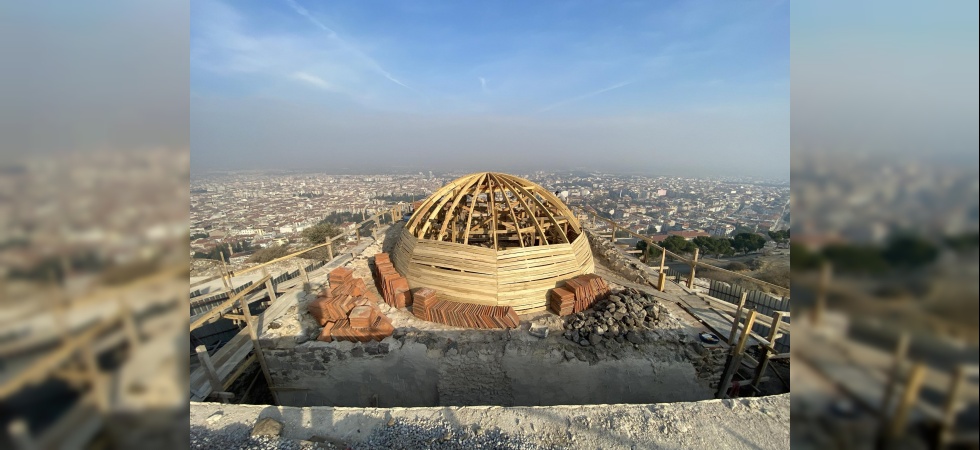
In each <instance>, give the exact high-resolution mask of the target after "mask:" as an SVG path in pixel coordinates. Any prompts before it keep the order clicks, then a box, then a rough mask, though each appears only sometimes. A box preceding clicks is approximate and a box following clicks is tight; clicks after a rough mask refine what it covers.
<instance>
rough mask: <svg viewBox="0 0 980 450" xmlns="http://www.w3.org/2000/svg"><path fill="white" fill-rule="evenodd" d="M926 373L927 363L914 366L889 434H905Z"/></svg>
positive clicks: (894, 436) (895, 435)
mask: <svg viewBox="0 0 980 450" xmlns="http://www.w3.org/2000/svg"><path fill="white" fill-rule="evenodd" d="M924 375H925V364H923V363H921V362H920V363H916V364H915V365H913V366H912V370H911V372H910V373H909V377H908V381H907V382H906V383H905V391H904V392H903V393H902V398H901V400H900V401H899V403H898V409H897V410H896V411H895V415H894V416H893V417H892V421H891V424H890V425H889V427H888V435H889V436H890V437H892V438H896V437H899V436H901V435H902V434H904V432H905V428H906V425H907V424H908V417H909V413H910V412H911V411H912V406H914V404H915V402H916V401H917V400H918V399H919V388H920V387H921V386H922V378H923V376H924Z"/></svg>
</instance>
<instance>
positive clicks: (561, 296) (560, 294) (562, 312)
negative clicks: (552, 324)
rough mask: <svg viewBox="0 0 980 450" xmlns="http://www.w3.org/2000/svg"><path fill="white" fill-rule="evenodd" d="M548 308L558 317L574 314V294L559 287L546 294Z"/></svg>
mask: <svg viewBox="0 0 980 450" xmlns="http://www.w3.org/2000/svg"><path fill="white" fill-rule="evenodd" d="M548 306H549V307H550V308H551V311H552V312H554V313H555V314H558V315H559V316H567V315H569V314H572V313H574V312H575V292H572V291H570V290H568V289H566V288H563V287H559V288H554V289H552V290H551V291H550V292H549V294H548Z"/></svg>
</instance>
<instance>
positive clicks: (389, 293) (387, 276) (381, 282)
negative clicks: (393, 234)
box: [373, 253, 412, 308]
mask: <svg viewBox="0 0 980 450" xmlns="http://www.w3.org/2000/svg"><path fill="white" fill-rule="evenodd" d="M373 272H374V280H375V283H376V286H377V287H378V292H380V293H381V297H383V298H384V300H385V303H387V304H388V305H389V306H391V307H393V308H405V307H408V306H411V304H412V291H411V289H410V288H409V287H408V280H407V279H405V277H403V276H401V275H400V274H399V273H398V271H397V270H395V266H393V265H392V264H391V258H390V257H389V256H388V254H387V253H378V254H377V255H374V267H373Z"/></svg>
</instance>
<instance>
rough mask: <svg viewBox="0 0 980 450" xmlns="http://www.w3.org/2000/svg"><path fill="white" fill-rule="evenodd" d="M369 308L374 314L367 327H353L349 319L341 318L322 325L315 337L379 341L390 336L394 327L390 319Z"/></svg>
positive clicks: (320, 338) (324, 339) (351, 340)
mask: <svg viewBox="0 0 980 450" xmlns="http://www.w3.org/2000/svg"><path fill="white" fill-rule="evenodd" d="M370 308H371V309H373V310H374V315H373V316H372V317H373V319H372V322H371V323H370V324H369V325H368V326H367V327H353V326H351V321H350V319H341V320H338V321H337V322H330V323H329V324H328V325H327V326H325V327H323V331H322V332H321V333H320V337H319V338H317V339H318V340H321V341H324V342H330V341H332V340H338V341H350V342H367V341H372V340H373V341H380V340H382V339H384V338H386V337H388V336H391V333H394V332H395V327H394V326H392V325H391V319H389V318H388V317H387V316H385V315H384V314H383V313H382V312H381V311H380V310H378V309H377V308H376V307H374V306H371V307H370Z"/></svg>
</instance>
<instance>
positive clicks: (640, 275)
mask: <svg viewBox="0 0 980 450" xmlns="http://www.w3.org/2000/svg"><path fill="white" fill-rule="evenodd" d="M585 234H586V235H587V236H588V238H589V246H590V247H592V255H593V256H595V257H597V258H600V259H601V260H602V261H603V262H605V264H606V265H607V266H609V268H610V269H612V270H613V271H614V272H616V273H617V274H619V275H620V276H622V277H623V278H625V279H627V280H629V281H631V282H633V283H640V284H652V285H656V284H657V282H658V280H657V277H655V276H653V275H651V274H650V273H648V272H647V270H646V268H645V267H643V266H642V264H641V263H639V262H637V261H636V260H635V259H630V258H627V257H626V254H625V253H623V252H622V250H620V249H619V248H617V247H616V246H615V245H613V243H612V242H610V241H609V239H606V238H603V237H601V236H599V235H597V234H595V233H594V232H593V231H592V230H589V229H587V228H586V229H585Z"/></svg>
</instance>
